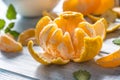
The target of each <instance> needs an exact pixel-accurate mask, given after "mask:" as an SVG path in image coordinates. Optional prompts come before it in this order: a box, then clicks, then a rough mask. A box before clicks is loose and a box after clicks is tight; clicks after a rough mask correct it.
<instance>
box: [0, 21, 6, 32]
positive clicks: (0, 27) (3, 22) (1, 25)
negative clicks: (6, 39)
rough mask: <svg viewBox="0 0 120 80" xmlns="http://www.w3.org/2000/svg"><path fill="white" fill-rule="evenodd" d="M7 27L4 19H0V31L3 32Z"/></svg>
mask: <svg viewBox="0 0 120 80" xmlns="http://www.w3.org/2000/svg"><path fill="white" fill-rule="evenodd" d="M4 27H5V21H4V20H3V19H0V30H2V29H3V28H4Z"/></svg>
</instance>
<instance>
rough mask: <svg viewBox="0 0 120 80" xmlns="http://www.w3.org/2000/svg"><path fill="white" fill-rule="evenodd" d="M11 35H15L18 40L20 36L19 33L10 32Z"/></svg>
mask: <svg viewBox="0 0 120 80" xmlns="http://www.w3.org/2000/svg"><path fill="white" fill-rule="evenodd" d="M9 33H10V34H11V35H13V36H14V37H15V38H17V37H18V36H19V34H20V33H18V32H17V31H10V32H9Z"/></svg>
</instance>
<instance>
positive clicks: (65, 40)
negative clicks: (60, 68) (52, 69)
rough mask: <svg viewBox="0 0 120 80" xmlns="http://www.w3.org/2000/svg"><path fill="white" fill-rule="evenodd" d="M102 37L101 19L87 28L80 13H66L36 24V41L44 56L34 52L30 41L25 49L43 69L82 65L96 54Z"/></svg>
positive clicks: (103, 25)
mask: <svg viewBox="0 0 120 80" xmlns="http://www.w3.org/2000/svg"><path fill="white" fill-rule="evenodd" d="M105 34H106V31H105V24H104V22H103V18H102V19H100V20H98V21H97V22H96V23H95V24H90V23H88V22H86V20H85V19H84V18H83V15H82V14H81V13H77V12H71V11H67V12H63V13H61V14H60V15H59V17H57V18H56V19H55V20H53V21H52V20H51V19H50V18H49V17H48V16H45V17H43V18H42V19H41V20H40V21H39V22H38V23H37V25H36V29H35V37H36V39H37V42H38V43H39V45H40V47H42V48H43V53H42V52H41V53H37V52H35V51H34V50H33V48H32V46H33V42H32V41H29V43H28V49H29V52H30V53H31V55H32V57H33V58H34V59H35V60H37V61H38V62H40V63H42V64H44V65H48V64H66V63H68V62H69V61H74V62H84V61H88V60H90V59H92V58H93V57H95V56H96V55H97V54H98V53H99V51H100V49H101V47H102V41H103V38H104V37H105Z"/></svg>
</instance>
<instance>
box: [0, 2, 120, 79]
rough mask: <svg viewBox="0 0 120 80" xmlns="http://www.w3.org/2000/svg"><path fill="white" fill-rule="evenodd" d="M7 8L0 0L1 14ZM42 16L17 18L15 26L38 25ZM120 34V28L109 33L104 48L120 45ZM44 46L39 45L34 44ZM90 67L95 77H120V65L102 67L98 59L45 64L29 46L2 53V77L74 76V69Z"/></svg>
mask: <svg viewBox="0 0 120 80" xmlns="http://www.w3.org/2000/svg"><path fill="white" fill-rule="evenodd" d="M5 11H6V6H5V5H4V4H3V3H2V1H1V0H0V18H4V17H3V15H4V13H5ZM38 20H39V17H38V18H23V17H19V18H18V19H17V22H16V25H15V28H14V29H16V30H18V31H19V32H22V31H23V30H25V29H27V28H30V27H35V25H36V22H37V21H38ZM118 37H119V38H120V30H117V31H115V32H114V33H110V34H107V38H106V39H105V41H104V44H103V48H102V51H107V52H112V51H115V50H117V49H119V48H120V46H116V45H114V44H113V43H112V40H113V39H115V38H118ZM34 48H35V49H36V50H41V49H40V48H39V47H34ZM79 69H82V70H87V71H89V72H90V73H91V75H92V76H91V80H120V67H117V68H102V67H100V66H99V65H97V64H96V63H95V62H94V60H91V61H88V62H85V63H73V62H70V63H69V64H67V65H63V66H58V65H49V66H44V65H41V64H40V63H37V62H36V61H35V60H34V59H33V58H32V57H31V55H30V54H29V52H28V50H27V48H26V47H24V49H23V51H22V52H20V53H5V52H1V53H0V80H74V78H73V75H72V73H73V72H74V71H76V70H79Z"/></svg>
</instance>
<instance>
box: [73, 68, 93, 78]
mask: <svg viewBox="0 0 120 80" xmlns="http://www.w3.org/2000/svg"><path fill="white" fill-rule="evenodd" d="M73 76H74V78H75V79H76V80H90V77H91V74H90V73H89V72H87V71H86V70H79V71H76V72H74V73H73Z"/></svg>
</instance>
